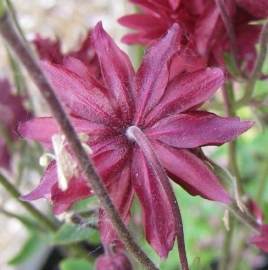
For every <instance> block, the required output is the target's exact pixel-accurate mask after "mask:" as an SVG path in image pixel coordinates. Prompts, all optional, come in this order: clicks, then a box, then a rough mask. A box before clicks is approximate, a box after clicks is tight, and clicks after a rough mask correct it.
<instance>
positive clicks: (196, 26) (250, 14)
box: [118, 0, 268, 74]
mask: <svg viewBox="0 0 268 270" xmlns="http://www.w3.org/2000/svg"><path fill="white" fill-rule="evenodd" d="M129 1H130V2H131V3H133V4H135V5H137V6H138V7H139V8H140V9H141V11H142V12H141V13H139V14H131V15H126V16H123V17H122V18H120V19H119V20H118V21H119V23H121V24H122V25H124V26H127V27H129V28H132V29H134V30H135V32H134V33H131V34H127V35H125V36H124V37H123V39H122V41H123V42H125V43H127V44H141V45H146V46H151V45H152V44H154V42H156V40H157V39H159V38H161V37H163V35H165V33H166V31H167V30H168V29H169V27H170V26H171V25H173V24H174V23H178V24H179V25H180V27H181V28H182V29H183V30H184V36H183V38H182V40H181V44H180V45H181V46H180V47H179V48H178V50H183V51H184V53H182V54H180V55H179V57H178V56H176V57H174V61H175V63H174V65H175V66H176V67H175V69H176V70H177V71H178V72H180V71H183V70H188V71H193V70H196V69H199V68H200V67H205V66H206V65H209V66H211V65H213V66H222V65H224V64H226V61H225V59H224V57H223V54H224V53H230V50H231V43H230V39H229V36H228V33H227V31H226V26H225V24H224V22H223V20H222V17H221V14H220V10H219V8H218V7H217V5H216V2H215V0H206V1H200V0H192V1H189V0H172V1H171V0H142V1H141V0H129ZM236 2H237V3H236ZM257 2H258V3H256V1H254V0H237V1H233V0H226V1H224V6H225V8H226V13H227V14H228V16H229V18H230V24H231V25H232V26H233V29H234V32H235V33H234V34H235V36H236V40H235V42H236V46H237V53H238V57H239V61H240V63H239V64H240V65H241V68H245V67H246V68H247V69H248V70H251V69H252V67H253V63H254V60H255V58H256V49H255V46H256V44H257V42H258V40H259V34H260V31H261V26H260V25H258V20H259V19H265V18H267V16H268V11H267V10H268V1H266V0H260V1H257ZM252 22H255V23H254V24H253V23H252ZM174 72H175V71H174ZM177 74H178V73H177Z"/></svg>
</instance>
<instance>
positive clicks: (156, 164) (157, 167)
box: [127, 126, 189, 270]
mask: <svg viewBox="0 0 268 270" xmlns="http://www.w3.org/2000/svg"><path fill="white" fill-rule="evenodd" d="M127 133H128V134H129V137H130V138H131V139H133V140H134V141H135V142H136V143H137V144H138V145H139V146H140V148H141V149H142V151H143V153H144V155H145V157H146V159H147V161H148V162H149V164H150V165H151V167H152V169H153V170H154V171H155V173H156V174H157V175H158V176H159V180H160V181H161V184H162V186H163V188H164V190H165V192H166V195H167V199H168V201H169V204H170V206H171V209H172V214H173V217H174V220H175V230H176V235H177V242H178V250H179V256H180V263H181V269H182V270H188V269H189V266H188V261H187V255H186V250H185V243H184V232H183V223H182V218H181V212H180V208H179V205H178V201H177V198H176V196H175V194H174V191H173V188H172V186H171V183H170V181H169V179H168V177H167V174H166V172H165V171H164V168H163V166H162V164H161V163H160V161H159V159H158V158H157V156H156V154H155V152H154V150H153V148H152V147H151V144H150V142H149V141H148V139H147V138H146V136H145V135H144V134H143V132H142V131H141V130H140V129H139V128H138V127H136V126H131V127H129V128H128V131H127Z"/></svg>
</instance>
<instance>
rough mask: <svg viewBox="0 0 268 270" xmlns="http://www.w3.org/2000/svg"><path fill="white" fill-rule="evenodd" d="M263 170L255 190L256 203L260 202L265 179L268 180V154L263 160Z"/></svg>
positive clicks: (265, 182)
mask: <svg viewBox="0 0 268 270" xmlns="http://www.w3.org/2000/svg"><path fill="white" fill-rule="evenodd" d="M264 166H265V167H264V170H263V173H262V176H261V179H260V181H259V185H258V189H257V192H256V196H255V198H256V202H257V203H261V201H262V196H263V192H264V191H265V186H266V184H267V182H268V181H267V180H268V156H267V157H266V159H265V161H264Z"/></svg>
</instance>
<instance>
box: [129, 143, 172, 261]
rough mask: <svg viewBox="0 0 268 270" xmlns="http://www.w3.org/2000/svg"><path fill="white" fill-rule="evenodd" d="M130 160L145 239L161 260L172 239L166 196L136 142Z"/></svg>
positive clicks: (169, 247)
mask: <svg viewBox="0 0 268 270" xmlns="http://www.w3.org/2000/svg"><path fill="white" fill-rule="evenodd" d="M132 160H133V161H132V168H131V180H132V184H133V187H134V189H135V191H136V193H137V195H138V197H139V200H140V202H141V206H142V210H143V219H144V222H143V224H144V230H145V235H146V239H147V241H148V243H149V244H150V245H151V246H152V248H153V249H154V250H155V251H156V252H157V254H158V255H159V256H160V257H161V258H162V259H163V260H164V259H166V258H167V255H168V252H169V251H170V250H171V249H172V247H173V245H174V239H175V224H174V217H173V214H172V210H171V207H170V204H169V200H168V198H167V195H166V192H165V190H164V189H163V186H162V185H161V182H160V180H159V179H158V175H156V173H155V171H154V170H153V169H152V168H151V167H150V165H148V162H147V161H146V158H145V157H144V155H143V153H142V151H141V150H140V148H139V147H138V146H137V147H136V148H135V149H134V153H133V159H132Z"/></svg>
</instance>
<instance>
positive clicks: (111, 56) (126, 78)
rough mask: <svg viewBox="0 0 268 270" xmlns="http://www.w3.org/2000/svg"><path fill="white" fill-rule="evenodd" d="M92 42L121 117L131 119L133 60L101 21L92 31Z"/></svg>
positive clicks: (126, 119)
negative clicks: (121, 48) (105, 29)
mask: <svg viewBox="0 0 268 270" xmlns="http://www.w3.org/2000/svg"><path fill="white" fill-rule="evenodd" d="M92 43H93V46H94V48H95V51H96V53H97V55H98V57H99V61H100V65H101V70H102V75H103V78H104V80H105V82H106V84H107V87H108V89H109V90H110V91H111V95H112V97H113V99H114V101H115V103H113V105H114V106H116V109H118V110H120V111H121V117H123V119H124V120H125V121H129V120H131V112H132V110H133V104H132V93H131V92H132V91H133V90H132V87H133V86H132V81H133V77H134V69H133V67H132V65H131V62H130V60H129V58H128V56H127V55H126V54H125V53H124V52H123V51H121V50H120V49H119V48H118V46H117V45H116V44H115V42H114V41H113V39H112V38H111V37H110V36H109V35H108V34H107V33H106V32H105V31H104V30H103V28H102V24H101V22H99V23H98V24H97V25H96V27H95V28H94V30H93V31H92Z"/></svg>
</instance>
